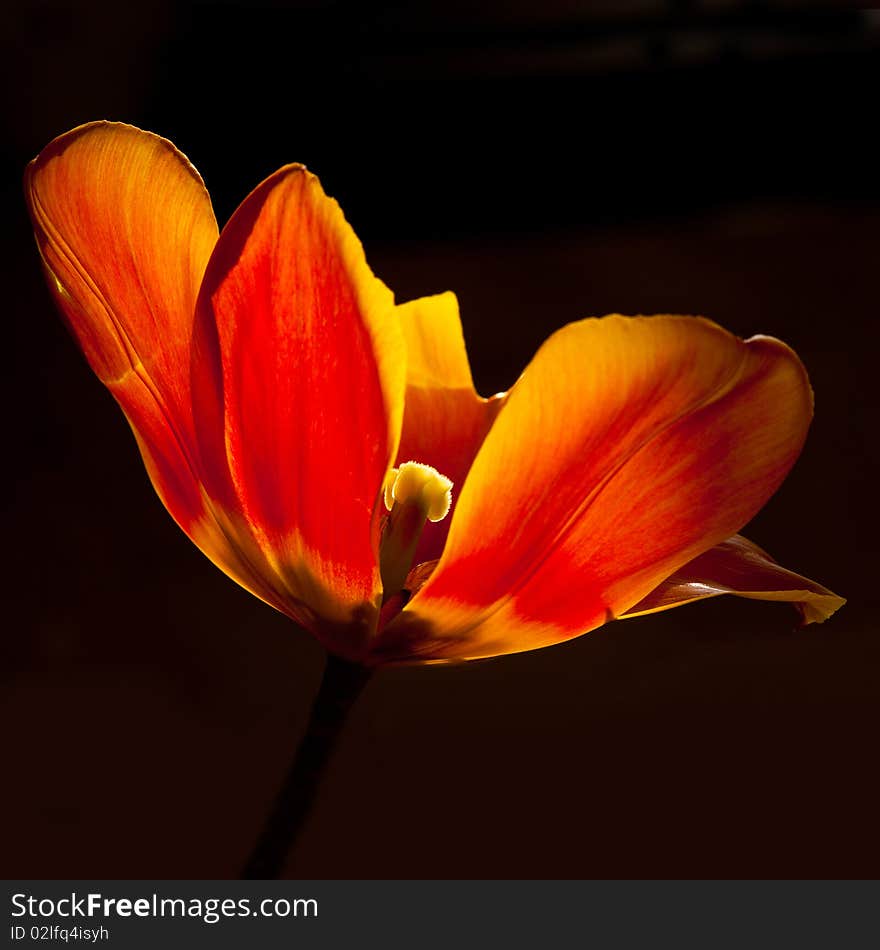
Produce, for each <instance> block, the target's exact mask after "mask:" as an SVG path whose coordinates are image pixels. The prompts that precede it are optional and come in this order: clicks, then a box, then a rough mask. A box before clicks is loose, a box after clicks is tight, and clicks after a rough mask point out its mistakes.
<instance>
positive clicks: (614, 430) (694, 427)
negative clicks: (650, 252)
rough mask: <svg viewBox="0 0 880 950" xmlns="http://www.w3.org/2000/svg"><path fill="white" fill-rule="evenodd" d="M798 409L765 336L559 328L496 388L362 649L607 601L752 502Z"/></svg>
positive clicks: (541, 633)
mask: <svg viewBox="0 0 880 950" xmlns="http://www.w3.org/2000/svg"><path fill="white" fill-rule="evenodd" d="M768 407H772V410H770V411H768ZM811 415H812V394H811V391H810V387H809V383H808V381H807V377H806V373H805V371H804V368H803V366H802V365H801V364H800V362H799V360H798V359H797V357H796V356H795V354H794V353H793V352H792V351H791V350H790V349H789V348H788V347H786V346H785V345H784V344H783V343H780V342H779V341H778V340H774V339H771V338H768V337H756V338H754V339H752V340H749V341H747V342H743V341H741V340H738V339H737V338H736V337H734V336H732V335H731V334H729V333H727V332H726V331H724V330H722V329H721V328H720V327H718V326H716V325H715V324H713V323H711V322H709V321H707V320H703V319H699V318H692V317H652V318H645V317H641V318H626V317H619V316H613V317H606V318H604V319H600V320H584V321H581V322H580V323H575V324H571V325H569V326H567V327H565V328H563V329H562V330H560V331H558V332H557V333H556V334H554V335H553V336H552V337H551V338H550V339H549V340H548V341H547V342H546V343H545V344H544V346H543V347H542V348H541V349H540V350H539V351H538V353H537V355H536V356H535V358H534V359H533V361H532V363H531V364H530V365H529V367H528V368H527V369H526V371H525V373H524V374H523V376H522V377H521V379H520V380H519V381H518V382H517V384H516V385H515V386H514V388H513V389H512V390H511V392H510V394H509V396H508V399H507V402H506V405H505V407H504V409H503V411H502V412H501V413H500V414H499V416H498V418H497V420H496V421H495V424H494V425H493V427H492V429H491V430H490V432H489V434H488V435H487V437H486V440H485V442H484V443H483V445H482V448H481V449H480V451H479V453H478V455H477V458H476V459H475V461H474V463H473V466H472V468H471V471H470V474H469V476H468V479H467V481H466V483H465V485H464V488H463V490H462V493H461V496H460V498H459V501H458V508H457V511H456V514H455V517H454V519H453V522H452V525H451V527H450V530H449V537H448V540H447V543H446V547H445V549H444V551H443V555H442V557H441V558H440V561H439V563H438V565H437V567H436V569H435V571H434V573H433V574H432V575H431V577H430V579H429V580H428V581H427V583H426V584H425V585H424V586H423V587H422V589H421V590H420V591H419V593H418V594H417V595H416V596H415V597H413V598H412V600H411V601H410V602H409V603H408V604H407V605H406V607H405V608H404V610H403V611H402V612H401V613H400V614H399V615H398V616H397V617H396V618H395V619H394V620H393V621H392V622H391V623H389V625H388V627H387V628H386V629H385V632H384V635H383V638H382V639H381V641H380V642H379V643H377V645H376V656H377V658H379V657H382V656H384V657H401V656H414V657H415V658H420V659H444V658H470V657H480V656H491V655H495V654H499V653H508V652H516V651H520V650H526V649H533V648H535V647H538V646H544V645H547V644H549V643H554V642H558V641H561V640H566V639H569V638H571V637H573V636H577V635H578V634H581V633H583V632H585V631H587V630H590V629H592V628H594V627H597V626H599V625H600V624H602V623H604V622H605V621H606V620H608V619H610V618H613V617H616V616H619V615H620V614H622V613H624V612H625V611H626V610H627V609H629V608H630V607H631V606H632V605H633V604H635V603H637V602H638V601H639V600H641V599H642V598H643V597H644V596H646V595H647V594H648V593H649V592H650V591H652V590H653V589H655V588H656V587H657V586H658V584H660V583H661V581H662V580H663V579H664V578H666V577H669V576H670V574H672V573H673V572H674V571H675V570H677V569H678V568H679V567H681V565H683V564H685V563H687V562H688V561H690V560H692V559H693V558H694V557H696V556H697V555H699V554H701V553H702V552H703V551H706V550H707V549H708V548H710V547H712V546H713V545H715V544H717V543H719V542H720V541H722V540H723V539H725V538H727V537H729V536H730V535H731V534H733V533H734V532H735V531H737V530H738V529H739V528H740V527H742V525H743V524H745V523H746V522H747V521H748V520H749V519H750V518H751V517H752V516H753V515H754V514H755V512H757V511H758V509H759V508H760V507H761V506H762V505H763V504H764V503H765V502H766V501H767V499H768V498H769V497H770V496H771V495H772V494H773V492H774V491H775V490H776V488H777V487H778V486H779V484H780V482H781V481H782V479H783V478H784V477H785V475H786V474H787V472H788V471H789V469H790V468H791V466H792V464H793V463H794V461H795V459H796V458H797V456H798V454H799V452H800V450H801V447H802V445H803V441H804V438H805V436H806V432H807V428H808V425H809V422H810V418H811Z"/></svg>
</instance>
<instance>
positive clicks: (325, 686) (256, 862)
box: [241, 655, 372, 880]
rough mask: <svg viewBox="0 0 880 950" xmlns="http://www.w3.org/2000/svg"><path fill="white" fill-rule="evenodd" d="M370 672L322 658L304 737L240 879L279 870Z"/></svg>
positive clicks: (268, 876) (262, 876)
mask: <svg viewBox="0 0 880 950" xmlns="http://www.w3.org/2000/svg"><path fill="white" fill-rule="evenodd" d="M371 672H372V670H370V669H369V668H368V667H365V666H361V665H360V664H358V663H351V662H350V661H348V660H343V659H341V658H340V657H337V656H333V655H328V657H327V665H326V666H325V667H324V677H323V679H322V680H321V686H320V689H319V690H318V695H317V697H316V698H315V702H314V705H313V706H312V712H311V716H310V717H309V724H308V727H307V729H306V732H305V735H304V736H303V739H302V741H301V742H300V745H299V748H298V749H297V752H296V755H295V757H294V759H293V764H292V765H291V767H290V770H289V771H288V773H287V776H286V778H285V779H284V784H283V785H282V786H281V791H280V792H279V793H278V797H277V798H276V800H275V805H274V806H273V808H272V812H271V814H270V815H269V818H268V820H267V821H266V824H265V825H264V827H263V830H262V832H261V834H260V837H259V839H258V841H257V844H256V846H255V847H254V850H253V853H252V854H251V856H250V858H249V859H248V862H247V864H246V865H245V867H244V870H243V871H242V874H241V877H242V880H268V879H274V878H277V877H279V876H280V874H281V872H282V871H283V870H284V862H285V859H286V857H287V855H288V853H289V852H290V849H291V848H292V847H293V845H294V843H295V842H296V839H297V836H298V835H299V833H300V831H301V830H302V828H303V825H304V824H305V822H306V819H307V818H308V816H309V812H310V810H311V807H312V803H313V802H314V800H315V792H316V791H317V788H318V785H319V784H320V781H321V776H322V775H323V773H324V769H325V767H326V765H327V762H328V761H329V759H330V756H331V755H332V753H333V749H334V746H335V745H336V740H337V739H338V737H339V734H340V732H341V731H342V727H343V726H344V725H345V721H346V719H347V718H348V713H349V711H350V709H351V707H352V705H353V704H354V701H355V700H356V699H357V698H358V696H359V695H360V693H361V690H362V689H363V688H364V686H366V684H367V681H368V680H369V678H370V674H371Z"/></svg>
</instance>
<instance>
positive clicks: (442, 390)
mask: <svg viewBox="0 0 880 950" xmlns="http://www.w3.org/2000/svg"><path fill="white" fill-rule="evenodd" d="M397 313H398V314H399V316H400V324H401V327H402V329H403V334H404V338H405V340H406V349H407V379H406V408H405V410H404V414H403V432H402V433H401V437H400V448H399V449H398V452H397V462H396V463H395V464H397V465H401V464H402V463H404V462H410V461H416V462H423V463H425V464H427V465H431V466H433V467H434V468H435V469H437V471H438V472H440V473H441V474H443V475H445V476H446V477H447V478H449V479H451V480H452V485H453V488H452V506H453V507H452V511H454V510H455V502H456V499H457V498H458V495H459V493H460V491H461V488H462V486H463V485H464V480H465V478H466V476H467V473H468V471H469V470H470V467H471V463H472V462H473V460H474V457H475V456H476V454H477V450H478V449H479V447H480V445H482V442H483V439H484V438H485V437H486V433H487V432H488V431H489V428H490V426H491V425H492V422H493V421H494V419H495V416H496V415H497V414H498V409H499V408H500V406H501V403H502V401H503V397H501V396H496V397H493V398H492V399H483V398H481V397H480V396H478V395H477V393H476V390H475V389H474V383H473V379H472V378H471V369H470V365H469V364H468V358H467V351H466V350H465V345H464V336H463V334H462V329H461V319H460V318H459V314H458V301H457V300H456V297H455V294H452V293H445V294H438V295H437V296H434V297H422V298H421V299H419V300H413V301H410V302H409V303H405V304H401V305H400V306H399V307H398V308H397ZM450 523H451V513H450V515H447V517H446V518H444V519H443V520H442V521H438V522H435V523H429V524H427V525H425V530H424V531H423V532H422V537H421V540H420V542H419V546H418V548H417V550H416V555H415V559H414V563H415V564H420V563H422V562H424V561H429V560H432V559H435V558H438V557H440V553H441V552H442V550H443V545H444V543H445V541H446V535H447V532H448V531H449V525H450Z"/></svg>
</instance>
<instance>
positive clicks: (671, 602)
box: [621, 535, 846, 623]
mask: <svg viewBox="0 0 880 950" xmlns="http://www.w3.org/2000/svg"><path fill="white" fill-rule="evenodd" d="M719 594H736V595H737V596H738V597H748V598H749V599H751V600H780V601H786V602H789V603H791V604H792V605H793V606H794V607H795V608H797V610H798V612H799V613H800V615H801V618H802V620H803V622H804V623H822V621H823V620H827V619H828V618H829V617H830V616H831V615H832V614H833V613H834V612H835V611H836V610H837V609H838V608H839V607H842V606H843V605H844V604H845V603H846V601H845V600H844V599H843V598H842V597H838V596H837V595H836V594H834V593H832V592H831V591H830V590H828V589H827V588H825V587H822V585H821V584H817V583H816V582H815V581H811V580H809V579H808V578H806V577H801V575H800V574H795V573H794V572H793V571H788V570H786V569H785V568H784V567H782V566H781V565H779V564H777V563H776V561H774V560H773V558H771V557H770V555H769V554H767V552H766V551H762V550H761V549H760V548H759V547H758V546H757V545H756V544H753V543H752V542H751V541H749V540H748V539H747V538H744V537H742V536H741V535H734V536H733V537H732V538H728V539H727V540H726V541H722V542H721V544H716V545H715V547H714V548H710V549H709V550H708V551H706V552H705V553H703V554H701V555H699V557H696V558H694V560H692V561H689V562H688V563H687V564H685V565H683V566H682V567H680V568H679V569H678V570H677V571H676V572H675V573H674V574H673V575H672V576H671V577H667V578H666V580H664V581H663V582H662V583H661V584H660V585H659V587H656V588H655V589H654V590H652V591H651V593H650V594H648V595H647V597H643V598H642V600H640V601H639V602H638V603H637V604H635V605H634V606H632V607H630V608H629V610H627V611H626V612H625V613H623V614H621V617H622V618H625V617H639V616H642V615H643V614H652V613H656V612H658V611H660V610H669V608H670V607H678V606H680V605H681V604H688V603H690V602H691V601H694V600H704V599H705V598H707V597H717V596H718V595H719Z"/></svg>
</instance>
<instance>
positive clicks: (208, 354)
mask: <svg viewBox="0 0 880 950" xmlns="http://www.w3.org/2000/svg"><path fill="white" fill-rule="evenodd" d="M197 309H198V329H197V338H196V359H195V361H194V395H195V399H196V406H197V413H198V416H199V420H200V427H199V433H198V435H199V441H200V455H201V462H202V470H203V473H204V477H205V479H206V484H207V485H208V488H209V492H210V494H211V496H212V498H214V500H215V501H216V502H217V504H218V505H219V507H220V508H221V509H222V510H223V511H224V513H225V516H226V517H227V518H228V519H229V522H230V525H231V526H232V529H233V530H234V531H235V532H236V533H237V534H241V535H245V534H247V535H249V536H250V538H251V545H250V547H249V557H250V558H252V559H254V560H258V561H259V563H260V570H261V572H262V573H264V574H265V575H266V576H267V577H269V578H271V582H272V584H273V585H274V587H275V588H276V590H277V592H278V594H279V596H280V597H281V598H282V599H283V600H284V603H285V605H286V606H285V609H286V610H287V612H288V613H289V614H290V615H291V616H293V617H294V618H295V619H297V620H299V621H300V622H302V623H304V624H305V625H307V626H308V627H309V628H310V629H312V631H313V632H314V633H316V634H317V635H318V636H320V637H322V638H323V639H324V641H325V643H327V645H328V646H330V647H331V649H334V650H336V652H344V653H347V654H351V655H354V654H356V652H357V649H358V646H357V644H358V643H359V642H360V641H361V640H362V639H363V638H365V637H366V636H368V635H369V633H370V631H371V629H372V628H373V627H374V625H375V621H376V617H377V614H378V604H379V601H380V599H381V588H380V581H379V571H378V566H377V564H378V561H377V543H378V520H377V518H376V517H374V512H375V510H376V502H377V499H378V498H379V492H380V489H381V487H382V482H383V479H384V477H385V474H386V472H387V470H388V468H389V466H390V465H391V464H392V463H393V461H394V458H395V454H396V451H397V444H398V440H399V434H400V426H401V419H402V414H403V390H404V384H405V372H406V353H405V347H404V343H403V337H402V334H401V331H400V326H399V320H398V318H397V315H396V313H395V310H394V304H393V298H392V296H391V293H390V291H388V289H387V288H386V287H385V286H384V285H383V284H382V283H381V282H380V281H379V280H377V279H376V278H375V277H374V276H373V274H372V273H371V271H370V269H369V268H368V266H367V263H366V260H365V259H364V255H363V250H362V248H361V245H360V243H359V242H358V240H357V238H356V237H355V235H354V233H353V232H352V230H351V228H350V227H349V225H348V224H347V222H346V221H345V219H344V217H343V215H342V212H341V211H340V209H339V206H338V205H337V204H336V202H335V201H333V200H331V199H329V198H327V197H326V196H325V195H324V193H323V191H322V190H321V186H320V183H319V182H318V179H317V178H315V177H314V176H313V175H310V174H309V173H308V172H307V171H306V170H305V169H304V168H302V167H300V166H287V167H285V168H283V169H281V170H280V171H278V172H277V173H276V174H274V175H272V176H271V177H270V178H268V179H267V180H266V181H264V182H263V183H262V184H261V185H260V186H259V187H258V188H257V189H256V190H255V191H253V192H252V193H251V195H250V196H249V197H248V198H247V199H246V200H245V201H244V202H243V204H242V205H241V207H239V209H238V210H237V211H236V213H235V214H234V215H233V217H232V219H231V220H230V222H229V224H228V225H227V226H226V227H225V228H224V230H223V233H222V235H221V236H220V240H219V242H218V244H217V247H216V250H215V252H214V255H213V257H212V258H211V262H210V264H209V265H208V270H207V273H206V275H205V280H204V284H203V288H202V294H201V296H200V298H199V303H198V308H197Z"/></svg>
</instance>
